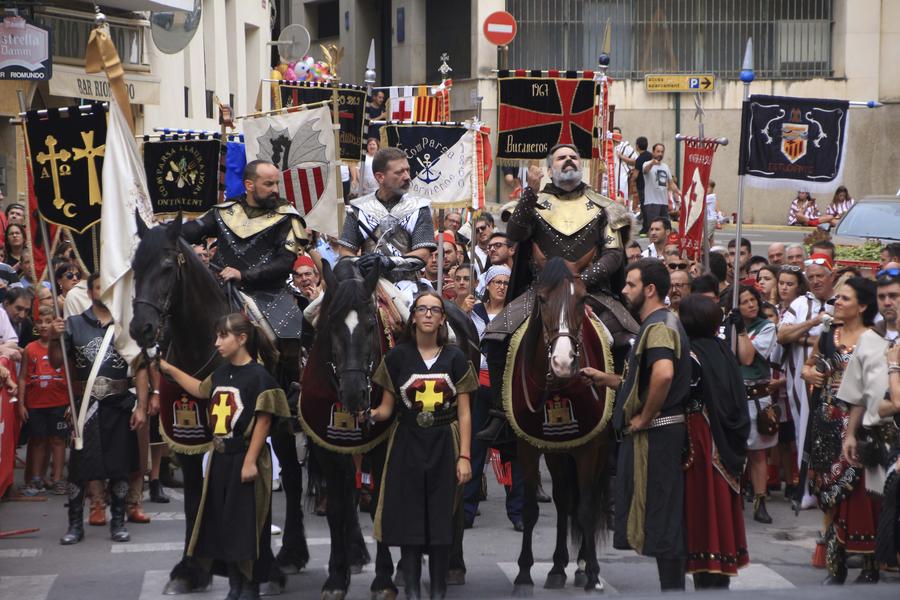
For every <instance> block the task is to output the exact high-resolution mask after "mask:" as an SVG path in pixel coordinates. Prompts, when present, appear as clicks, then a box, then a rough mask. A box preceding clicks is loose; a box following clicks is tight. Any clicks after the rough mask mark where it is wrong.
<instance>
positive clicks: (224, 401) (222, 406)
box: [212, 394, 231, 435]
mask: <svg viewBox="0 0 900 600" xmlns="http://www.w3.org/2000/svg"><path fill="white" fill-rule="evenodd" d="M228 396H229V395H228V394H219V402H218V404H216V405H215V406H213V409H212V414H213V415H214V416H215V417H216V428H215V430H214V431H213V434H215V435H227V434H228V428H227V427H226V426H225V423H226V422H227V419H228V417H230V416H231V405H230V404H228Z"/></svg>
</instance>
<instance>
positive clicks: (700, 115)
mask: <svg viewBox="0 0 900 600" xmlns="http://www.w3.org/2000/svg"><path fill="white" fill-rule="evenodd" d="M696 99H697V121H698V126H697V127H698V130H699V134H700V139H701V140H702V139H703V138H704V137H705V136H704V135H703V116H704V113H703V105H702V104H701V96H700V94H699V93H698V94H697V95H696ZM681 184H682V185H684V182H683V181H682V182H681ZM682 189H684V188H682ZM708 191H709V190H704V191H703V193H704V196H703V198H702V201H703V217H702V221H703V241H702V242H701V243H702V246H701V248H703V270H704V271H708V270H709V231H708V229H707V227H708V226H709V221H707V206H706V196H708V195H709V194H708V193H707V192H708ZM681 210H684V198H682V199H681ZM685 233H686V232H681V235H684V234H685Z"/></svg>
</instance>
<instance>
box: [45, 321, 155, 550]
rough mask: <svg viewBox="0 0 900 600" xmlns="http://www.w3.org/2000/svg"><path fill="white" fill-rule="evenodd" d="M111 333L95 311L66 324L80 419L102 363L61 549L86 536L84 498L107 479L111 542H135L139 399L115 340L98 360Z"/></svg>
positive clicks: (77, 456)
mask: <svg viewBox="0 0 900 600" xmlns="http://www.w3.org/2000/svg"><path fill="white" fill-rule="evenodd" d="M110 327H112V322H110V323H107V324H106V325H105V326H104V325H102V324H101V323H100V321H99V320H98V319H97V316H96V315H95V314H94V310H93V308H89V309H87V310H86V311H85V312H83V313H81V314H80V315H75V316H73V317H69V318H68V319H66V331H65V334H64V343H65V344H66V354H67V356H70V357H71V360H72V367H73V368H74V372H73V373H72V376H73V378H74V379H75V380H76V385H74V386H73V387H74V391H75V401H76V404H77V409H78V413H79V414H80V413H81V402H82V399H83V396H84V387H85V384H86V382H87V381H88V379H89V378H90V374H91V368H92V367H93V365H94V362H95V361H100V366H99V369H98V371H97V376H96V378H95V379H94V384H93V386H92V388H91V391H90V397H89V399H88V402H89V404H88V406H87V408H86V413H85V415H86V416H85V419H84V432H83V438H84V446H83V447H82V449H80V450H77V449H73V450H72V452H71V455H70V457H69V482H70V483H71V485H70V488H69V531H68V532H67V533H66V535H65V536H63V538H62V539H61V540H60V542H61V543H62V544H74V543H77V542H78V541H80V540H81V538H82V537H83V536H84V527H83V512H84V492H85V487H86V486H87V484H88V482H89V481H104V480H107V479H108V480H109V496H110V513H111V517H112V518H111V519H110V532H111V535H112V539H113V540H114V541H117V542H127V541H128V540H129V539H130V536H129V534H128V530H127V529H126V528H125V508H126V507H125V501H126V496H127V495H128V477H129V475H130V474H131V473H132V472H133V471H135V470H136V469H137V467H138V448H137V437H136V435H135V433H134V432H133V431H132V430H131V427H130V419H131V412H132V411H133V410H134V405H135V401H136V397H135V395H134V394H132V393H131V391H130V390H129V387H130V383H129V379H128V363H127V362H125V359H124V358H122V357H121V356H120V355H119V353H118V352H116V349H115V346H114V344H113V341H114V340H113V337H112V334H110V338H109V339H108V341H107V343H106V344H105V345H106V346H107V349H106V351H105V352H104V354H103V356H102V357H101V356H98V354H99V353H100V349H101V348H102V347H103V346H104V343H103V342H104V337H105V336H106V333H107V330H108V329H109V328H110ZM79 382H80V385H79ZM76 416H77V415H73V418H76Z"/></svg>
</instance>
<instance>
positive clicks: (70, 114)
mask: <svg viewBox="0 0 900 600" xmlns="http://www.w3.org/2000/svg"><path fill="white" fill-rule="evenodd" d="M25 129H26V132H27V136H28V150H29V153H30V161H31V168H32V172H33V173H34V194H35V197H36V198H37V205H38V210H39V211H40V213H41V216H42V217H43V218H44V220H46V221H48V222H50V223H54V224H56V225H61V226H63V227H68V228H69V229H71V230H73V231H75V232H77V233H83V232H85V231H86V230H87V229H88V228H90V227H91V225H93V224H94V223H97V222H98V221H100V210H101V207H102V200H103V197H102V191H103V190H102V181H101V179H102V178H101V174H102V172H103V154H104V152H105V149H106V112H105V109H104V108H103V106H102V104H100V103H94V104H93V105H92V107H91V108H90V109H89V110H85V111H82V110H81V109H79V108H78V107H77V106H73V107H70V108H68V109H67V110H65V111H61V110H60V109H56V108H51V109H48V110H47V111H46V112H44V111H40V113H39V112H38V111H29V112H28V113H27V115H26V124H25Z"/></svg>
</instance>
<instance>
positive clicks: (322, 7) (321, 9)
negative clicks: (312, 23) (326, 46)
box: [316, 0, 341, 39]
mask: <svg viewBox="0 0 900 600" xmlns="http://www.w3.org/2000/svg"><path fill="white" fill-rule="evenodd" d="M316 9H317V13H316V32H317V33H318V37H319V39H323V38H332V37H338V36H339V35H340V34H341V31H340V28H341V7H340V3H339V2H337V1H336V0H334V1H330V2H321V3H319V4H317V5H316Z"/></svg>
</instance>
